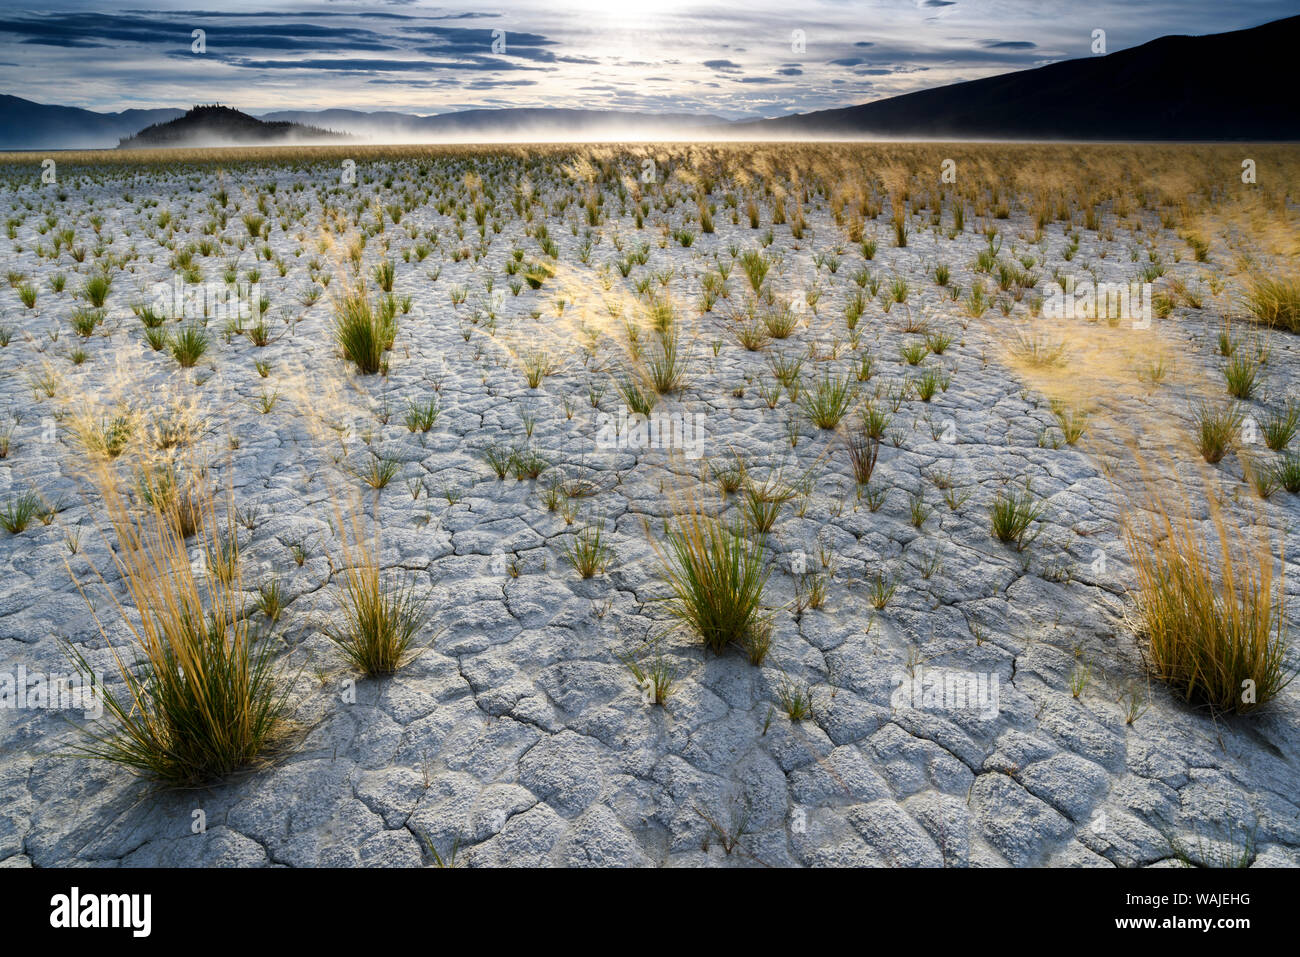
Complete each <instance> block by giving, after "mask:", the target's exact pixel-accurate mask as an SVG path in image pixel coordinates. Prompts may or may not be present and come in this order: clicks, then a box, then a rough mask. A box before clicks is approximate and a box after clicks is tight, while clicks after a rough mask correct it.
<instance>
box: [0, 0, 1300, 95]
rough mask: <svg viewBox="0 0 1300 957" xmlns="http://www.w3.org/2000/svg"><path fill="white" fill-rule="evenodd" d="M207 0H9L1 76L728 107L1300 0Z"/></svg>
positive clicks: (39, 88)
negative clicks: (450, 1) (443, 0)
mask: <svg viewBox="0 0 1300 957" xmlns="http://www.w3.org/2000/svg"><path fill="white" fill-rule="evenodd" d="M43 2H44V0H43ZM138 2H140V3H146V0H138ZM205 2H210V0H179V2H176V0H173V2H162V3H159V2H151V3H147V5H142V6H135V5H134V4H133V2H132V0H122V2H121V3H119V4H107V3H80V4H76V3H74V4H63V3H60V2H59V0H50V6H47V7H43V8H40V9H37V8H36V4H34V3H28V4H23V5H16V4H11V3H9V2H8V0H0V93H9V94H12V95H14V96H20V97H23V98H25V99H29V100H35V101H37V102H40V103H58V104H62V105H66V106H79V107H83V108H86V109H93V110H99V111H105V112H108V111H117V110H122V109H127V108H132V107H135V108H154V107H177V108H187V107H189V106H192V105H194V104H195V103H200V102H202V103H213V102H219V103H222V104H224V105H228V106H234V107H237V108H239V109H243V110H246V111H248V112H253V113H261V112H266V111H270V110H278V109H302V110H316V109H330V108H343V109H360V110H397V111H400V112H406V113H418V114H430V113H443V112H448V111H452V110H460V109H471V108H493V107H518V106H529V107H539V106H550V107H576V108H585V109H617V110H631V111H639V112H651V113H668V112H687V113H702V114H712V115H715V116H722V117H725V118H728V119H735V118H740V117H749V116H779V115H784V114H787V113H795V112H807V111H810V110H818V109H828V108H832V107H839V106H850V105H853V104H858V103H867V102H870V101H872V100H877V99H881V98H884V97H888V96H894V95H897V94H899V93H908V92H911V91H913V90H918V89H925V88H929V87H935V86H942V85H944V84H947V83H953V82H958V81H961V80H970V79H976V78H979V77H983V76H992V75H995V74H999V73H1008V72H1012V71H1015V70H1022V69H1027V68H1030V67H1035V66H1041V65H1043V64H1046V63H1052V62H1055V61H1058V60H1065V59H1072V58H1075V57H1083V56H1090V55H1093V50H1092V47H1093V43H1094V40H1093V34H1094V31H1096V30H1103V31H1105V45H1106V52H1108V53H1113V52H1115V51H1117V50H1122V49H1126V48H1128V47H1132V46H1137V45H1139V44H1141V43H1145V42H1147V41H1148V40H1152V39H1155V38H1156V37H1159V36H1165V35H1168V34H1179V33H1181V34H1204V33H1218V32H1222V31H1226V30H1236V29H1244V28H1246V27H1252V26H1257V25H1259V24H1261V23H1266V22H1268V21H1270V20H1276V19H1279V18H1281V17H1286V16H1291V15H1294V14H1297V13H1300V2H1298V0H1289V2H1284V0H1233V2H1224V0H1182V2H1169V0H1160V2H1151V3H1142V2H1133V0H1088V2H1086V3H1081V2H1078V0H1038V2H1034V0H1018V2H1012V0H798V2H794V0H785V2H780V3H776V2H772V0H738V2H733V3H728V4H709V3H698V2H688V0H567V2H566V0H555V2H542V0H503V2H499V3H493V4H480V3H461V4H458V5H456V6H441V5H436V4H433V3H424V2H419V0H393V2H380V0H369V2H346V0H338V2H300V3H288V2H283V0H262V2H248V0H222V2H221V3H220V4H219V5H217V4H213V5H212V7H215V9H214V8H211V7H210V8H205V7H204V6H203V4H204V3H205ZM196 30H202V31H203V35H202V39H203V44H202V47H203V48H202V49H201V50H199V49H196V48H197V47H198V46H199V44H198V42H197V41H196V40H195V38H194V31H196Z"/></svg>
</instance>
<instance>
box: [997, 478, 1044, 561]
mask: <svg viewBox="0 0 1300 957" xmlns="http://www.w3.org/2000/svg"><path fill="white" fill-rule="evenodd" d="M1043 511H1044V506H1043V504H1042V503H1041V502H1039V501H1038V499H1036V498H1035V497H1034V494H1033V492H1031V491H1030V490H1029V488H1028V486H1026V487H1025V490H1024V492H1016V491H1010V492H1006V491H1002V492H998V494H997V497H996V498H995V499H994V500H993V504H992V506H990V508H989V517H990V519H991V521H992V525H993V537H994V538H996V539H997V540H998V541H1000V542H1002V543H1003V544H1006V545H1014V546H1015V547H1016V550H1017V551H1024V549H1025V546H1027V545H1028V544H1029V543H1030V542H1032V541H1033V540H1034V538H1036V537H1037V535H1036V534H1035V535H1030V534H1029V529H1030V527H1031V526H1032V525H1033V524H1034V522H1036V521H1038V520H1039V519H1040V518H1042V516H1043Z"/></svg>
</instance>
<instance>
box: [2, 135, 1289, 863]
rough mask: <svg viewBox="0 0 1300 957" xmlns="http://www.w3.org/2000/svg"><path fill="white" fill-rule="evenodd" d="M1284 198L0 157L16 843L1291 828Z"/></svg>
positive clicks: (1260, 170) (881, 851)
mask: <svg viewBox="0 0 1300 957" xmlns="http://www.w3.org/2000/svg"><path fill="white" fill-rule="evenodd" d="M46 160H49V161H51V162H49V163H47V162H45V161H46ZM51 163H52V165H51ZM1298 188H1300V149H1297V148H1291V147H1278V146H1244V145H1232V146H1194V145H1188V146H1132V145H1090V146H1072V145H1032V146H1030V145H1023V146H1019V145H997V146H995V145H982V144H887V145H886V144H872V145H856V144H855V145H850V144H820V145H791V144H779V145H777V144H772V145H766V144H718V145H683V144H674V145H656V144H626V145H608V146H572V147H570V146H556V145H547V146H528V147H524V146H510V147H482V148H471V147H392V148H379V147H374V148H357V147H347V148H332V147H331V148H316V149H300V150H294V149H259V150H219V151H218V150H214V151H194V152H186V151H158V152H140V153H132V154H131V155H130V156H128V157H124V156H122V155H120V154H116V153H110V152H103V153H100V152H88V153H61V154H53V155H52V156H49V157H46V156H44V155H35V154H31V155H27V154H9V155H7V156H5V157H4V158H3V162H0V212H2V213H3V217H4V220H5V224H4V225H5V233H4V235H3V236H2V237H0V249H3V254H4V255H3V259H4V263H5V271H6V279H7V282H6V283H5V284H4V285H3V286H0V526H2V527H3V529H4V531H3V532H0V562H3V565H4V575H3V578H2V579H0V680H4V678H3V676H6V675H7V676H9V685H8V686H9V687H10V689H14V687H15V685H16V683H17V679H18V676H19V669H20V668H21V669H24V670H25V672H26V673H28V674H43V675H46V676H51V677H53V676H59V675H67V676H69V677H70V678H73V679H75V678H77V677H84V676H88V675H102V676H103V679H104V683H103V686H102V688H101V689H100V691H99V693H98V695H97V697H96V700H97V701H98V702H99V703H100V704H101V705H102V714H99V713H98V712H96V713H95V714H92V715H91V716H89V717H83V715H82V711H81V709H77V710H71V709H69V708H66V707H65V708H63V709H61V710H59V709H55V708H51V707H46V706H41V705H39V704H33V703H32V699H31V697H30V695H29V696H28V700H27V702H26V705H25V706H24V707H16V706H8V707H6V709H5V710H3V711H0V769H2V772H3V773H2V774H0V862H8V863H13V864H26V863H34V864H39V865H52V864H60V863H74V862H76V863H91V864H117V863H130V864H135V863H164V864H216V863H222V864H264V863H285V864H292V865H303V866H305V865H314V864H388V865H408V864H409V865H419V864H429V863H448V862H450V861H451V860H452V859H453V858H454V859H455V861H456V863H470V864H480V865H492V864H546V863H550V864H564V863H624V864H698V863H713V864H741V865H743V864H753V863H756V862H759V863H766V864H806V865H828V864H878V865H886V864H892V865H899V864H901V865H929V866H941V865H942V866H960V865H968V864H994V865H1008V864H1010V865H1026V864H1044V863H1050V864H1057V865H1085V864H1113V865H1117V866H1135V865H1150V864H1155V863H1159V862H1166V861H1182V862H1190V863H1196V864H1208V863H1215V862H1218V861H1226V860H1231V861H1234V862H1240V863H1246V864H1258V865H1270V864H1271V865H1279V864H1291V865H1295V864H1297V863H1300V825H1298V824H1297V821H1300V804H1297V798H1296V794H1297V790H1298V789H1297V784H1298V783H1300V777H1298V776H1297V772H1296V760H1297V752H1296V745H1295V741H1296V734H1295V729H1296V723H1297V718H1298V716H1300V712H1298V711H1297V698H1296V689H1295V688H1294V687H1291V686H1290V678H1291V675H1292V674H1294V672H1295V669H1296V666H1297V660H1296V652H1295V650H1294V649H1293V647H1292V645H1291V643H1290V641H1289V638H1290V636H1291V635H1292V634H1293V633H1294V629H1295V624H1296V616H1295V612H1294V604H1293V601H1292V598H1293V597H1294V595H1295V590H1296V581H1297V578H1296V576H1295V574H1294V572H1295V570H1296V569H1295V562H1294V555H1295V554H1296V548H1295V545H1296V525H1297V519H1298V518H1300V500H1298V499H1297V495H1298V494H1300V445H1298V444H1297V443H1296V442H1295V441H1294V439H1295V433H1296V431H1297V428H1298V427H1300V395H1297V394H1296V389H1295V386H1294V383H1295V382H1296V381H1297V376H1298V375H1300V349H1298V348H1297V336H1298V335H1300V260H1298V259H1297V255H1298V254H1300V228H1298V223H1297V215H1298V214H1300V209H1298V207H1297V203H1298V202H1300V197H1298V196H1297V189H1298ZM3 691H4V686H0V692H3ZM48 699H49V696H48V695H47V696H46V700H47V702H48ZM9 700H11V701H16V699H15V698H14V697H13V693H12V690H11V696H10V699H9ZM64 717H69V718H72V719H73V722H74V726H73V727H69V726H68V724H67V723H66V722H64V721H63V720H61V719H62V718H64ZM87 758H99V759H104V760H87ZM200 819H201V820H202V822H203V827H202V828H195V827H192V826H191V825H192V824H193V823H194V822H197V821H199V820H200ZM1189 849H1193V850H1189Z"/></svg>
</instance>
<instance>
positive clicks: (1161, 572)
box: [1123, 496, 1294, 713]
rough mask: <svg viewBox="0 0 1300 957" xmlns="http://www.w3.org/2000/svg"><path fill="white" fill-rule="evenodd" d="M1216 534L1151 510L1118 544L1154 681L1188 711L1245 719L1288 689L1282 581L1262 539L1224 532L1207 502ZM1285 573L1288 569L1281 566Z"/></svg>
mask: <svg viewBox="0 0 1300 957" xmlns="http://www.w3.org/2000/svg"><path fill="white" fill-rule="evenodd" d="M1208 505H1209V513H1210V519H1211V526H1212V532H1205V531H1202V526H1201V525H1200V524H1199V523H1197V522H1196V521H1195V520H1194V519H1193V518H1192V517H1191V514H1190V509H1188V508H1187V507H1186V506H1184V507H1183V508H1181V509H1176V510H1175V511H1174V514H1172V515H1171V514H1170V510H1169V509H1168V508H1167V507H1166V506H1165V505H1164V504H1163V503H1162V502H1161V501H1159V500H1157V499H1155V498H1154V497H1152V499H1151V501H1149V502H1148V512H1147V516H1148V517H1147V519H1146V521H1145V522H1144V523H1138V522H1137V521H1129V522H1126V523H1125V526H1124V529H1123V535H1124V545H1125V548H1126V550H1127V552H1128V556H1129V560H1130V562H1131V563H1132V566H1133V571H1134V575H1135V576H1136V579H1137V591H1136V596H1135V597H1136V599H1137V614H1136V630H1137V632H1138V634H1139V635H1140V637H1141V638H1142V639H1143V649H1144V652H1145V655H1146V659H1147V662H1148V665H1149V667H1150V668H1151V671H1152V673H1153V674H1154V675H1155V676H1156V677H1157V678H1159V679H1160V680H1161V681H1164V682H1165V683H1166V684H1168V685H1169V686H1170V687H1171V688H1172V689H1173V690H1174V691H1175V692H1177V693H1178V694H1179V695H1180V696H1182V697H1183V698H1184V699H1185V700H1187V701H1188V702H1189V703H1191V704H1193V705H1198V706H1204V707H1208V708H1210V709H1211V710H1212V711H1215V712H1233V713H1245V712H1249V711H1254V710H1255V709H1257V708H1259V707H1261V706H1263V705H1265V704H1267V703H1268V702H1269V701H1270V700H1272V699H1273V698H1275V697H1277V695H1278V694H1279V693H1280V692H1281V691H1282V689H1283V688H1285V687H1286V686H1287V684H1289V683H1290V681H1291V679H1292V678H1293V677H1294V672H1293V671H1289V670H1288V669H1287V666H1286V652H1287V634H1286V623H1285V615H1284V595H1285V590H1284V588H1283V583H1282V581H1281V579H1280V575H1279V576H1278V580H1277V581H1275V580H1274V564H1275V562H1274V558H1273V555H1272V553H1271V551H1270V549H1269V548H1268V543H1267V542H1266V541H1263V540H1259V541H1256V542H1251V541H1249V540H1248V538H1247V537H1246V533H1244V532H1243V531H1239V530H1237V529H1236V528H1235V527H1232V528H1230V527H1229V525H1228V522H1227V521H1226V520H1225V517H1224V515H1223V513H1222V511H1221V509H1220V508H1219V506H1218V505H1217V503H1216V502H1215V501H1214V497H1213V496H1210V497H1209V499H1208ZM1281 567H1285V566H1284V565H1283V566H1281Z"/></svg>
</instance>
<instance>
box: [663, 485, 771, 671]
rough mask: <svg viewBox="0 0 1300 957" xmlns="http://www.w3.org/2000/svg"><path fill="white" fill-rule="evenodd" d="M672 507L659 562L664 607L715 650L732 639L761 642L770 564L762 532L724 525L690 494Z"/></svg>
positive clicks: (748, 645) (744, 644) (766, 629)
mask: <svg viewBox="0 0 1300 957" xmlns="http://www.w3.org/2000/svg"><path fill="white" fill-rule="evenodd" d="M675 511H676V513H677V514H676V515H675V516H674V518H675V522H674V526H673V527H671V528H668V529H666V532H667V539H668V550H667V555H666V560H665V563H664V571H665V575H666V577H667V579H668V583H669V585H670V587H671V588H672V592H673V594H672V596H671V598H669V599H668V607H669V610H670V612H671V613H672V615H673V616H674V617H675V618H676V619H677V620H678V622H680V623H681V624H682V625H684V626H685V627H687V628H688V629H689V630H690V631H691V632H693V633H694V634H695V635H697V636H698V637H699V638H700V639H701V640H703V642H704V644H705V646H706V647H708V648H709V649H710V650H711V651H713V652H714V653H716V654H721V653H722V652H723V651H724V650H726V648H727V647H728V646H729V645H733V644H734V645H737V646H739V647H741V648H744V649H746V651H751V650H752V649H754V648H760V647H761V648H765V647H766V642H767V641H768V640H769V634H770V628H771V625H770V622H769V621H768V619H767V618H766V617H765V616H764V613H763V610H762V608H763V589H764V587H765V586H766V584H767V579H768V575H769V574H770V573H771V570H770V568H769V567H768V565H767V562H766V560H765V558H766V556H765V554H764V545H763V538H762V537H761V536H753V537H751V536H749V535H747V534H745V532H744V531H742V530H741V529H739V528H736V527H731V526H728V525H725V524H724V523H723V522H722V520H721V519H720V518H719V517H718V516H716V515H713V514H709V513H706V512H705V511H704V510H703V509H702V508H701V507H700V505H699V504H698V503H697V502H695V501H694V500H688V501H687V502H686V503H685V504H684V507H681V506H680V505H679V507H678V508H676V509H675ZM752 659H753V654H752V653H751V660H752ZM760 660H761V657H760Z"/></svg>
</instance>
